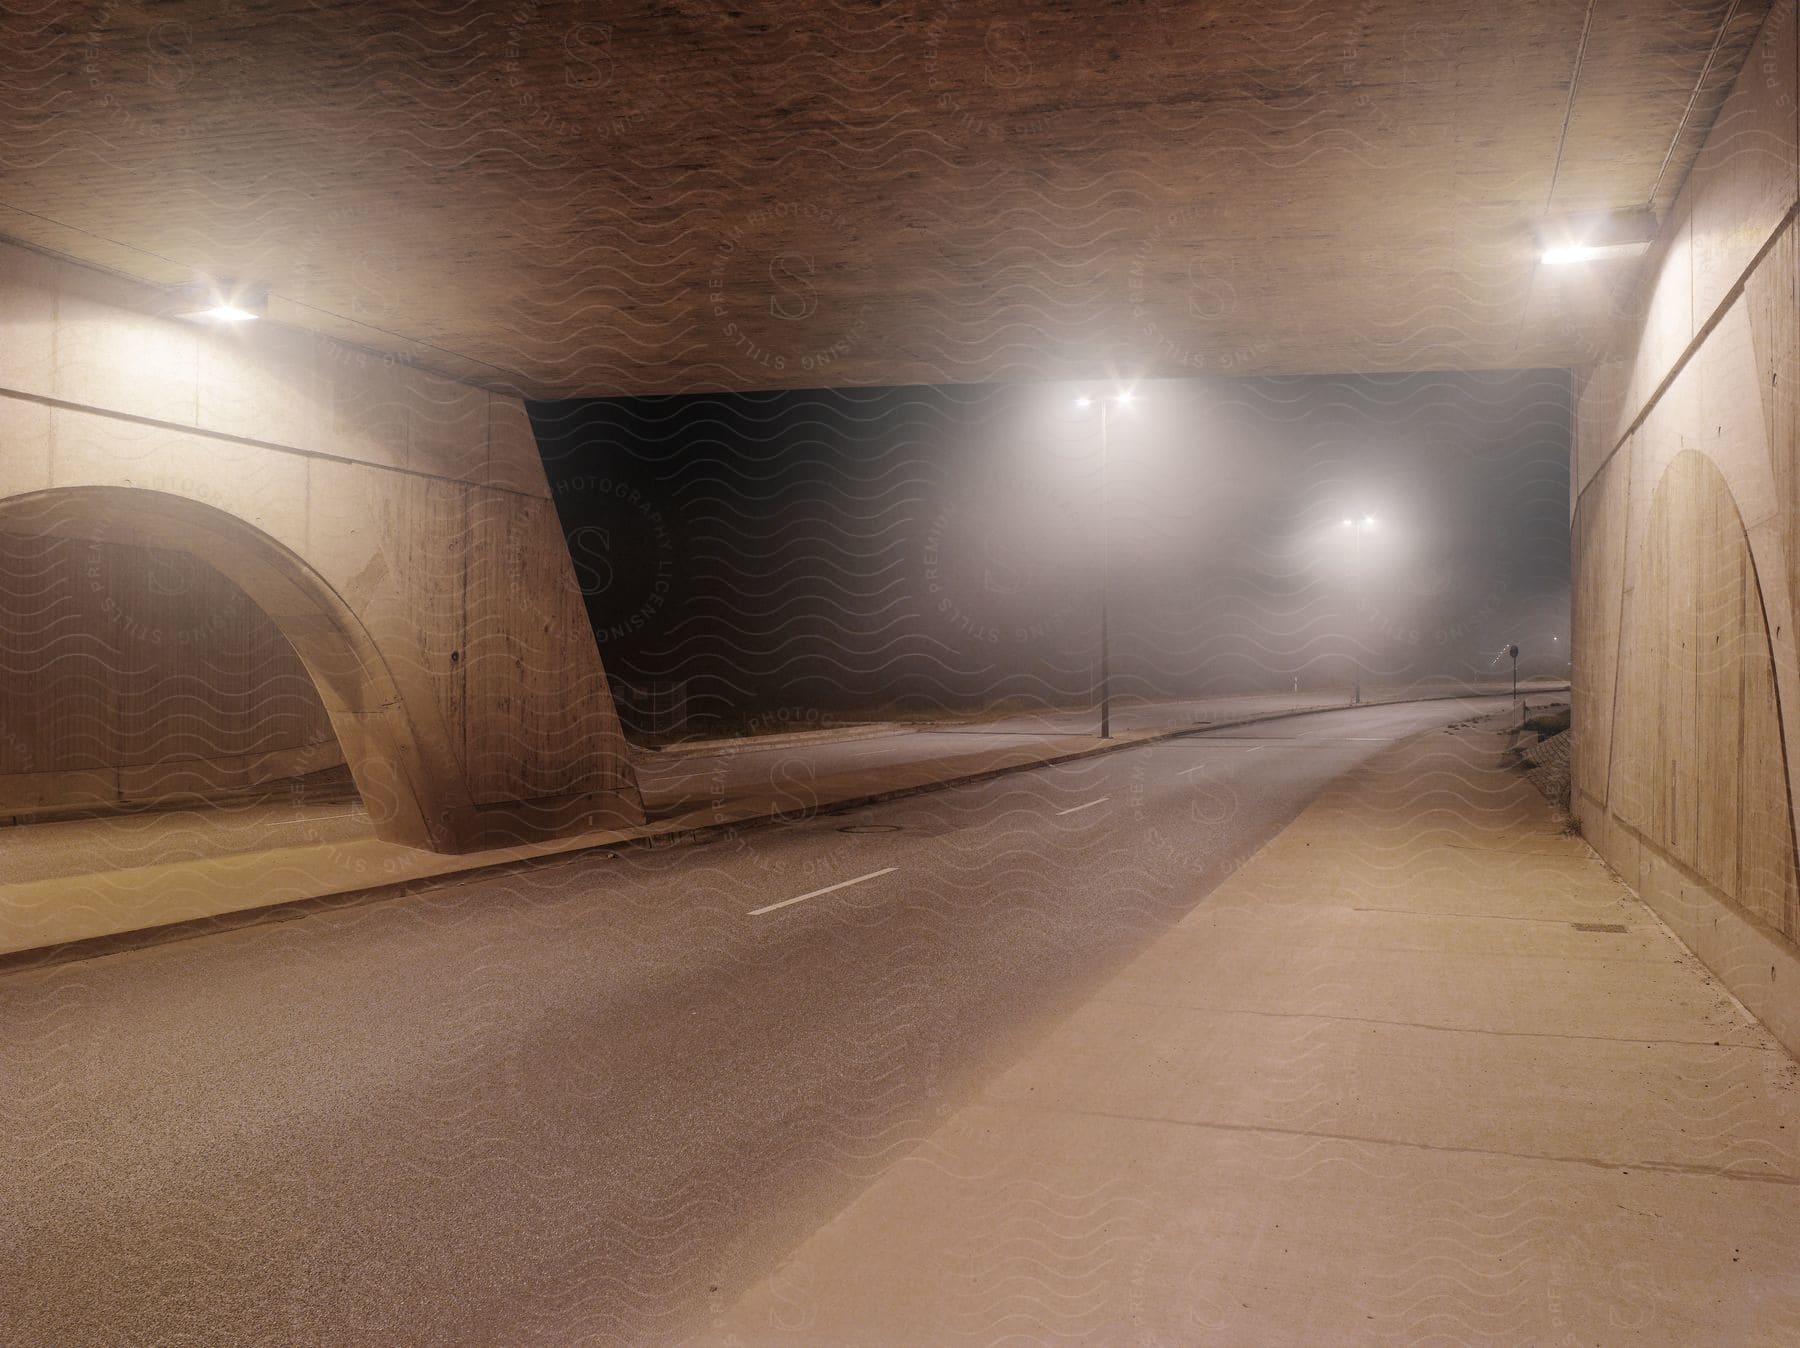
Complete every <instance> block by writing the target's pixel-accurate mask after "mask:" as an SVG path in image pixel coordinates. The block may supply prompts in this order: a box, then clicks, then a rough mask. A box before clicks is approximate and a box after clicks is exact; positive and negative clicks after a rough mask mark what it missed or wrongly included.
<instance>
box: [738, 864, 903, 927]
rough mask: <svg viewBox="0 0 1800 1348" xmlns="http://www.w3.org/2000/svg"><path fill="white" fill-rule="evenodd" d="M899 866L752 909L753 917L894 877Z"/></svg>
mask: <svg viewBox="0 0 1800 1348" xmlns="http://www.w3.org/2000/svg"><path fill="white" fill-rule="evenodd" d="M899 869H900V868H899V867H898V866H889V867H887V868H886V869H884V870H879V871H870V872H869V873H868V874H867V875H859V876H857V877H856V879H854V880H840V881H838V882H837V883H836V884H835V885H826V886H825V888H823V889H815V890H813V891H812V893H810V894H796V895H794V897H793V898H791V899H783V900H782V901H781V902H780V903H771V904H769V905H768V906H767V907H764V908H752V909H751V910H750V916H751V917H761V916H762V915H763V914H764V913H772V912H774V911H775V910H776V909H777V908H786V907H787V906H788V905H789V904H790V903H803V902H805V901H806V900H807V899H816V898H818V897H819V895H821V894H830V893H831V892H832V891H833V890H839V889H848V888H849V887H850V886H851V885H860V884H861V883H862V882H863V881H864V880H878V879H880V878H881V877H882V876H884V875H892V874H893V873H894V872H895V871H897V870H899Z"/></svg>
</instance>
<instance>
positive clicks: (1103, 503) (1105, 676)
mask: <svg viewBox="0 0 1800 1348" xmlns="http://www.w3.org/2000/svg"><path fill="white" fill-rule="evenodd" d="M1133 401H1134V395H1133V394H1132V393H1131V392H1130V391H1129V390H1127V391H1124V392H1121V393H1115V394H1114V395H1113V396H1112V397H1110V398H1101V399H1099V403H1100V738H1101V739H1103V740H1109V739H1111V738H1112V668H1111V663H1110V653H1109V651H1108V648H1107V633H1106V599H1107V592H1108V591H1109V590H1110V589H1111V588H1112V559H1111V556H1110V554H1109V548H1108V538H1107V508H1108V507H1107V490H1106V462H1107V419H1106V408H1107V404H1108V403H1117V404H1118V405H1119V406H1120V407H1130V406H1131V404H1132V402H1133ZM1094 402H1095V399H1093V398H1090V397H1089V396H1088V395H1087V394H1085V393H1084V394H1082V395H1081V396H1080V397H1078V398H1076V399H1075V406H1077V407H1080V408H1088V407H1092V406H1093V405H1094Z"/></svg>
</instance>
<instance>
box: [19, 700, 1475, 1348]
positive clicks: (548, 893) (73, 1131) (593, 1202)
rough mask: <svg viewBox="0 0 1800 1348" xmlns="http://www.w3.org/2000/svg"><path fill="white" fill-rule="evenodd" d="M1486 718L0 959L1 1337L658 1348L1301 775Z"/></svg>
mask: <svg viewBox="0 0 1800 1348" xmlns="http://www.w3.org/2000/svg"><path fill="white" fill-rule="evenodd" d="M1497 705H1504V704H1503V702H1500V701H1497V700H1495V699H1482V700H1479V701H1471V702H1430V703H1422V704H1414V705H1404V706H1392V707H1379V708H1369V709H1364V710H1360V711H1339V712H1329V713H1321V714H1316V715H1311V716H1302V717H1293V718H1289V719H1287V720H1284V721H1280V722H1272V723H1266V724H1263V725H1260V726H1255V727H1239V728H1235V729H1226V730H1222V731H1219V732H1216V733H1213V734H1202V735H1197V736H1193V737H1188V738H1184V739H1180V740H1174V741H1165V742H1161V743H1157V744H1153V745H1147V746H1144V747H1140V748H1135V749H1130V750H1124V751H1121V752H1118V753H1113V754H1109V755H1103V756H1099V757H1095V758H1090V759H1085V760H1082V761H1079V762H1075V763H1070V764H1065V765H1062V766H1060V767H1055V768H1047V769H1040V770H1034V771H1030V772H1024V773H1018V774H1014V775H1011V776H1008V777H1005V778H1001V779H998V780H994V781H989V782H983V783H974V784H969V785H965V786H961V787H955V788H951V789H947V790H942V791H937V792H933V793H931V794H928V795H922V796H915V797H910V798H906V799H903V800H898V801H893V802H890V803H887V804H885V805H881V806H876V807H872V808H867V809H862V810H858V811H855V812H853V813H849V814H844V815H834V816H827V817H822V818H817V819H812V820H807V821H803V822H799V823H793V824H787V825H783V826H780V827H776V828H769V829H761V830H754V831H751V832H747V833H744V834H742V835H739V836H735V837H730V838H725V839H721V840H717V841H712V842H709V843H705V844H703V845H690V846H683V847H673V848H666V849H659V850H653V849H645V850H633V851H628V852H625V853H622V854H620V855H617V856H612V857H608V856H606V855H602V854H589V855H584V856H578V857H573V858H569V859H567V860H563V861H560V862H557V863H555V864H552V865H546V866H544V867H541V868H538V869H534V870H531V871H529V872H526V873H523V874H515V875H512V876H509V877H503V878H494V877H470V878H467V879H465V880H462V881H459V882H452V883H446V884H443V885H441V886H438V887H436V888H433V889H431V890H429V891H427V892H424V893H418V894H412V895H408V896H406V897H403V898H397V899H387V900H381V901H367V900H364V901H360V902H354V903H348V904H345V905H343V906H340V907H335V908H329V909H322V910H314V911H310V912H307V913H305V914H303V915H300V916H296V917H291V918H290V919H289V920H285V921H270V922H266V923H262V924H258V925H251V926H246V927H243V928H240V929H236V930H230V931H221V932H214V933H211V934H207V935H203V936H198V937H195V938H194V939H190V940H185V941H180V942H175V943H171V944H165V945H159V946H153V947H149V948H145V949H141V950H135V951H130V952H127V953H122V954H113V955H108V956H105V957H101V958H96V959H90V960H85V961H81V962H76V963H68V964H63V965H60V966H55V967H50V968H45V969H34V970H14V971H12V972H10V973H7V974H5V975H4V976H0V1024H4V1026H5V1030H4V1034H3V1035H0V1120H3V1125H0V1126H3V1130H4V1131H3V1135H0V1342H4V1343H6V1344H7V1345H38V1344H43V1345H50V1344H55V1345H59V1348H73V1346H74V1345H84V1344H107V1345H115V1344H121V1343H145V1344H149V1343H154V1344H216V1343H231V1344H262V1343H270V1344H273V1343H282V1344H289V1343H308V1344H321V1343H329V1344H334V1345H347V1344H364V1343H381V1344H384V1345H397V1344H415V1343H417V1344H423V1343H432V1344H509V1345H511V1344H528V1343H544V1344H558V1345H562V1344H574V1343H584V1342H591V1343H595V1344H618V1343H637V1342H668V1341H675V1340H679V1339H680V1338H681V1337H682V1336H683V1335H684V1334H686V1333H689V1332H692V1331H693V1330H695V1329H697V1328H699V1327H701V1326H703V1325H705V1324H706V1323H707V1322H708V1321H709V1319H710V1318H711V1316H712V1315H714V1314H715V1313H717V1311H719V1310H721V1309H722V1308H723V1307H725V1306H727V1305H729V1304H730V1302H731V1301H732V1300H733V1299H734V1298H735V1296H736V1295H737V1294H738V1293H739V1292H740V1291H741V1290H742V1289H743V1288H744V1287H746V1286H748V1285H749V1284H750V1283H751V1282H752V1281H753V1280H754V1279H755V1278H756V1277H758V1276H759V1275H760V1274H762V1273H764V1272H766V1271H767V1270H768V1269H769V1268H770V1267H771V1266H772V1265H773V1264H774V1263H775V1262H776V1261H777V1260H778V1259H779V1257H780V1256H781V1255H782V1254H783V1253H784V1252H785V1251H786V1250H787V1249H788V1248H790V1247H792V1246H793V1245H794V1244H796V1243H797V1242H798V1241H799V1240H800V1239H801V1238H802V1237H804V1236H805V1235H807V1234H808V1233H809V1232H811V1231H812V1230H813V1229H814V1228H815V1227H817V1226H818V1225H819V1224H820V1223H821V1222H822V1221H823V1220H825V1219H826V1218H827V1217H829V1216H830V1215H831V1214H832V1213H834V1212H835V1211H836V1210H837V1209H839V1208H840V1207H841V1206H842V1205H843V1204H844V1203H846V1202H848V1201H849V1200H850V1199H851V1198H852V1197H854V1195H855V1194H856V1193H857V1192H858V1191H859V1190H860V1189H861V1187H862V1186H863V1185H864V1184H865V1183H866V1182H867V1181H868V1180H869V1179H870V1178H872V1177H873V1176H874V1175H875V1174H877V1173H878V1172H880V1171H881V1170H882V1169H883V1168H885V1166H886V1165H887V1164H888V1163H889V1162H890V1161H892V1160H893V1159H894V1158H895V1157H897V1156H898V1155H900V1154H902V1153H903V1152H904V1151H906V1150H908V1149H909V1148H910V1147H912V1146H913V1145H914V1144H915V1143H916V1142H918V1141H919V1140H921V1139H922V1138H923V1137H925V1136H926V1135H928V1134H929V1133H930V1132H931V1130H932V1129H933V1127H934V1125H935V1124H936V1122H937V1121H938V1120H939V1119H941V1118H942V1117H943V1116H944V1115H945V1114H946V1113H947V1112H948V1111H949V1110H950V1108H951V1107H952V1106H954V1105H955V1104H957V1103H959V1102H960V1101H961V1100H963V1099H965V1098H967V1097H968V1095H969V1094H970V1092H971V1091H972V1090H973V1088H974V1087H975V1086H977V1085H978V1084H979V1083H980V1082H982V1081H983V1080H985V1079H986V1078H987V1077H988V1076H990V1075H991V1074H993V1073H994V1072H996V1071H997V1070H999V1069H1001V1068H1002V1067H1004V1066H1005V1065H1006V1064H1008V1063H1009V1062H1011V1061H1013V1060H1014V1059H1015V1058H1016V1057H1017V1056H1018V1055H1019V1053H1020V1052H1021V1051H1022V1050H1023V1049H1024V1048H1025V1047H1026V1046H1027V1045H1029V1044H1030V1043H1031V1042H1033V1041H1034V1039H1035V1038H1036V1037H1037V1036H1038V1035H1040V1034H1041V1033H1042V1032H1043V1031H1044V1030H1045V1029H1046V1028H1048V1026H1049V1025H1051V1024H1053V1023H1054V1022H1055V1020H1056V1019H1057V1018H1058V1016H1059V1015H1060V1014H1061V1013H1063V1012H1065V1011H1066V1010H1067V1009H1069V1008H1070V1007H1072V1006H1074V1005H1076V1004H1078V1003H1079V1002H1080V1001H1081V1000H1082V999H1083V997H1084V996H1085V995H1086V994H1087V993H1088V992H1089V990H1091V989H1092V988H1094V987H1095V986H1096V985H1097V984H1098V983H1099V982H1100V981H1102V980H1103V979H1104V978H1105V977H1106V976H1107V975H1108V974H1109V973H1110V972H1111V971H1113V970H1115V969H1117V968H1118V967H1119V966H1120V965H1121V964H1122V963H1123V962H1124V961H1125V960H1126V959H1127V958H1128V957H1129V956H1130V955H1131V954H1132V953H1134V952H1135V951H1136V950H1137V949H1139V948H1140V947H1142V946H1143V945H1144V944H1145V943H1146V942H1147V941H1148V940H1149V939H1150V938H1151V937H1152V936H1153V935H1154V934H1155V933H1157V932H1159V931H1161V930H1162V929H1163V928H1165V927H1166V926H1168V925H1169V924H1170V923H1172V922H1173V921H1175V920H1176V919H1177V918H1178V917H1180V916H1181V915H1182V914H1183V913H1184V912H1186V911H1187V910H1188V909H1190V908H1191V907H1193V906H1194V905H1195V904H1196V903H1199V902H1202V901H1203V900H1204V899H1205V896H1206V895H1207V893H1208V892H1209V891H1210V890H1211V888H1212V887H1213V886H1214V885H1216V884H1217V883H1218V881H1219V880H1220V879H1221V878H1222V877H1224V876H1225V875H1227V874H1228V873H1229V872H1230V871H1231V870H1232V869H1234V868H1235V867H1236V866H1237V865H1239V864H1240V863H1241V862H1242V861H1243V860H1244V859H1245V858H1246V857H1248V856H1249V855H1250V854H1251V853H1253V852H1254V851H1255V850H1256V848H1257V847H1259V846H1260V845H1261V844H1262V843H1263V842H1264V841H1266V840H1267V839H1268V838H1270V837H1271V836H1273V834H1274V833H1275V832H1277V831H1278V830H1279V829H1280V828H1281V827H1282V826H1283V825H1284V824H1285V823H1286V822H1287V821H1288V820H1289V819H1291V818H1292V817H1293V816H1294V815H1295V814H1296V813H1297V812H1298V811H1299V810H1300V809H1301V808H1302V807H1303V806H1304V805H1305V804H1306V803H1307V802H1308V801H1309V800H1311V799H1312V798H1313V797H1314V796H1315V795H1316V794H1317V793H1318V792H1319V791H1320V789H1322V788H1323V787H1324V786H1325V784H1326V783H1328V782H1329V781H1330V780H1331V779H1332V778H1333V777H1335V776H1337V775H1338V774H1340V773H1342V772H1344V771H1345V770H1347V769H1348V768H1350V767H1351V766H1353V765H1354V764H1356V763H1358V762H1359V761H1361V760H1362V759H1364V758H1365V757H1367V756H1369V755H1371V754H1373V753H1375V752H1378V751H1379V750H1380V749H1381V748H1382V747H1383V744H1384V743H1385V742H1390V741H1392V740H1393V739H1396V738H1399V737H1403V736H1406V735H1410V734H1413V733H1416V732H1421V731H1427V730H1430V729H1432V728H1434V727H1438V726H1442V725H1445V724H1448V723H1450V722H1452V721H1455V720H1458V719H1462V718H1464V717H1467V716H1468V715H1470V714H1472V713H1473V712H1475V711H1477V710H1490V709H1492V708H1494V707H1495V706H1497ZM846 882H853V883H846ZM815 891H827V892H820V893H815ZM809 894H810V895H812V897H804V898H803V897H801V896H805V895H809ZM790 900H798V901H797V902H790ZM1121 1051H1128V1046H1121Z"/></svg>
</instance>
